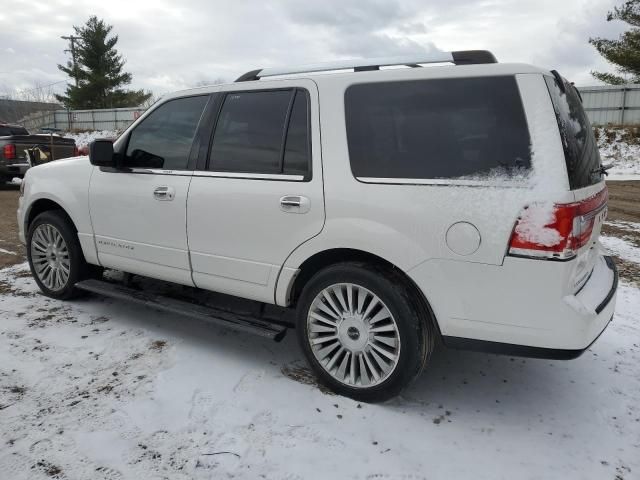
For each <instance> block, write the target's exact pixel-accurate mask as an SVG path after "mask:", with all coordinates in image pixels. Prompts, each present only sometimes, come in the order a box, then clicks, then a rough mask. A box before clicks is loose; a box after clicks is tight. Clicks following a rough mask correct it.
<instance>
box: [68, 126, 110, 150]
mask: <svg viewBox="0 0 640 480" xmlns="http://www.w3.org/2000/svg"><path fill="white" fill-rule="evenodd" d="M118 135H120V132H119V131H117V130H96V131H92V132H81V133H65V134H64V138H73V139H74V140H75V141H76V146H77V147H78V148H82V147H86V146H88V145H89V144H90V143H91V142H93V141H94V140H96V139H98V138H110V139H115V138H117V137H118Z"/></svg>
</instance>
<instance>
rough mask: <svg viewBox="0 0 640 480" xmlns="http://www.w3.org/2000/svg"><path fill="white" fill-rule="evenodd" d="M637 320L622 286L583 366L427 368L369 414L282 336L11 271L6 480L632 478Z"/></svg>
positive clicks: (638, 389) (5, 365)
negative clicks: (65, 293)
mask: <svg viewBox="0 0 640 480" xmlns="http://www.w3.org/2000/svg"><path fill="white" fill-rule="evenodd" d="M618 227H619V228H628V229H631V230H630V231H632V232H633V231H636V232H637V231H639V230H640V224H637V223H630V222H624V225H623V226H622V227H621V226H620V225H618ZM617 240H618V239H614V240H611V238H610V237H605V239H604V242H605V244H607V245H609V246H610V247H611V248H612V249H615V253H616V254H617V255H619V256H621V257H622V258H626V259H627V260H628V261H632V262H640V248H638V247H636V246H634V244H632V243H630V242H626V241H624V240H623V242H624V243H620V242H618V241H617ZM639 312H640V290H639V289H638V288H636V287H634V286H632V285H631V284H629V283H627V282H624V281H623V283H622V284H621V286H620V289H619V296H618V307H617V310H616V315H615V318H614V321H613V322H612V323H611V325H610V326H609V328H608V329H607V330H606V331H605V333H604V334H603V336H602V337H601V338H600V340H599V341H598V342H596V344H595V345H594V346H593V347H592V348H591V349H590V350H589V351H588V352H586V353H585V354H584V355H583V356H582V357H580V358H579V359H577V360H574V361H568V362H560V361H548V360H531V359H519V358H510V357H500V356H493V355H488V354H479V353H468V352H458V351H446V350H439V351H437V352H436V354H435V356H434V358H433V360H432V363H431V364H430V366H429V367H428V370H427V371H426V372H425V373H424V374H423V375H422V377H421V378H420V379H419V380H418V381H417V382H416V384H415V385H414V386H413V387H411V388H410V389H409V390H408V391H407V392H405V394H404V395H403V396H402V397H401V398H398V399H396V400H393V401H391V402H389V403H387V404H384V405H367V404H360V403H357V402H354V401H352V400H349V399H346V398H342V397H338V396H335V395H331V394H328V393H326V392H323V391H322V390H321V389H319V388H318V386H317V385H316V384H315V383H314V381H313V379H312V377H311V376H310V374H309V372H308V371H307V370H306V368H305V367H304V362H303V360H302V356H301V353H300V351H299V350H298V347H297V345H296V343H295V341H294V340H295V339H294V336H293V335H289V336H288V337H287V338H286V339H285V340H284V341H283V342H282V343H280V344H276V343H273V342H270V341H268V340H263V339H259V338H255V337H252V336H249V335H246V334H235V333H230V332H227V331H224V330H222V329H219V328H217V327H214V326H211V325H208V324H203V323H199V322H196V321H192V320H188V319H185V318H179V317H175V316H171V315H168V314H160V313H157V312H154V311H151V310H148V309H145V308H142V307H135V306H130V305H126V304H123V303H121V302H114V301H111V300H107V299H101V298H98V297H88V298H85V299H82V300H77V301H74V302H68V303H64V302H58V301H54V300H51V299H47V298H45V297H43V296H41V295H39V294H38V293H37V289H36V286H35V284H34V282H33V280H32V279H31V278H30V276H29V275H28V273H27V267H26V265H25V264H22V265H17V266H14V267H11V268H8V269H5V270H0V318H2V323H1V326H0V433H1V434H2V440H1V442H2V443H1V445H2V447H1V449H0V472H1V473H0V477H2V478H7V479H11V480H19V479H27V478H28V479H38V478H43V479H44V478H65V479H92V480H93V479H96V480H97V479H109V480H112V479H128V478H135V479H140V480H142V479H160V478H170V479H189V478H195V479H200V478H202V479H205V478H206V479H209V478H210V479H218V478H240V479H245V478H246V479H254V478H265V479H307V478H318V479H326V478H336V479H338V478H339V479H342V478H362V479H405V480H407V479H423V478H424V479H427V478H428V479H453V478H455V479H465V478H469V479H471V478H472V479H485V478H486V479H496V478H504V479H515V478H531V479H534V478H536V479H537V478H539V479H556V478H557V479H567V478H571V479H632V478H639V476H640V454H639V452H640V318H639V317H640V314H639Z"/></svg>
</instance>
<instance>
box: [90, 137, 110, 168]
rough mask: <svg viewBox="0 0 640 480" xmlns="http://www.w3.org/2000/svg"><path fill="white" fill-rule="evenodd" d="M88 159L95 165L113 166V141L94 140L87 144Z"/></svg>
mask: <svg viewBox="0 0 640 480" xmlns="http://www.w3.org/2000/svg"><path fill="white" fill-rule="evenodd" d="M89 161H90V162H91V165H95V166H97V167H115V166H116V161H115V156H114V155H113V141H111V140H94V141H93V142H91V144H89Z"/></svg>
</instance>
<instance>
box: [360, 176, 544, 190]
mask: <svg viewBox="0 0 640 480" xmlns="http://www.w3.org/2000/svg"><path fill="white" fill-rule="evenodd" d="M356 180H358V181H359V182H362V183H373V184H386V185H437V186H454V187H455V186H465V187H504V188H529V187H530V186H531V185H530V183H529V182H528V181H526V180H523V181H509V180H506V181H488V180H455V179H446V178H379V177H356Z"/></svg>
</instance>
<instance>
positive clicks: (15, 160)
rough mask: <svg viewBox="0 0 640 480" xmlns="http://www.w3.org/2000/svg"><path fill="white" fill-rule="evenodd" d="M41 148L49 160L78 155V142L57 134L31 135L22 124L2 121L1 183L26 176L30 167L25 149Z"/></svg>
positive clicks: (0, 129) (0, 136)
mask: <svg viewBox="0 0 640 480" xmlns="http://www.w3.org/2000/svg"><path fill="white" fill-rule="evenodd" d="M35 148H37V149H39V151H41V152H44V155H46V157H47V161H52V160H58V159H60V158H68V157H74V156H76V155H78V149H77V148H76V142H75V141H74V140H73V139H71V138H62V137H60V136H57V135H30V134H29V132H28V131H27V130H26V129H25V128H24V127H22V126H20V125H10V124H7V123H0V184H2V183H4V182H10V181H11V180H12V179H13V178H15V177H18V178H22V177H24V174H25V172H26V171H27V169H28V168H29V160H28V159H27V154H26V153H25V150H27V149H35Z"/></svg>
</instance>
